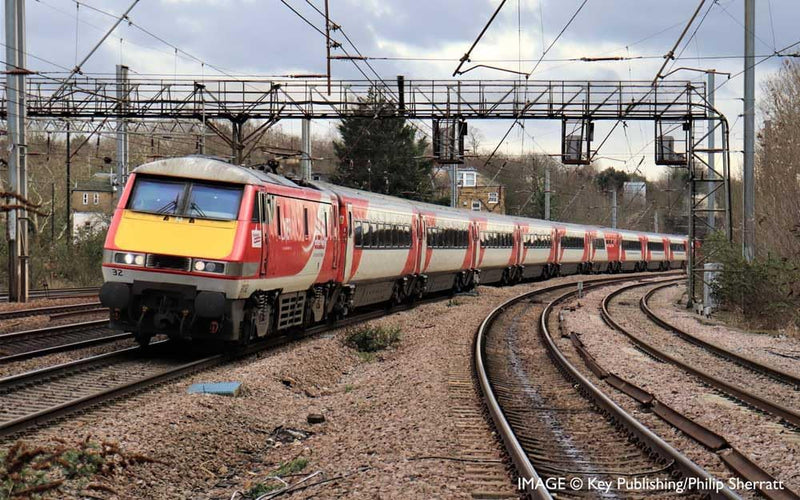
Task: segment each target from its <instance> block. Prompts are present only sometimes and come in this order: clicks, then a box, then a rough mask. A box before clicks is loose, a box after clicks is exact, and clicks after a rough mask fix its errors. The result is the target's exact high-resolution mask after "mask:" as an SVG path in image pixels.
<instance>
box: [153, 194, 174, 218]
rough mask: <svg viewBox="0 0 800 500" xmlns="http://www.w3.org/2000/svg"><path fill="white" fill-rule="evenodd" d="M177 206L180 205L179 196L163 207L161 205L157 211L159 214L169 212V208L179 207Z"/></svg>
mask: <svg viewBox="0 0 800 500" xmlns="http://www.w3.org/2000/svg"><path fill="white" fill-rule="evenodd" d="M177 207H178V198H175V199H174V200H173V201H171V202H169V203H167V204H166V205H164V206H163V207H161V208H159V209H158V210H156V213H158V214H163V213H167V211H168V210H172V209H174V208H177Z"/></svg>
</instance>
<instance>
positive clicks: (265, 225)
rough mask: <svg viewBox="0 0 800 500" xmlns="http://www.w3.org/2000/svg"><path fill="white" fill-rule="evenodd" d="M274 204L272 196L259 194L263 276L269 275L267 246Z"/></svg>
mask: <svg viewBox="0 0 800 500" xmlns="http://www.w3.org/2000/svg"><path fill="white" fill-rule="evenodd" d="M274 202H275V200H274V199H273V198H272V196H271V195H268V194H267V193H265V192H263V191H259V192H258V229H259V233H260V237H261V241H260V243H259V245H258V246H260V247H261V259H260V265H259V274H260V275H261V276H264V275H265V274H267V255H268V254H269V251H268V247H267V245H269V220H270V218H271V217H272V213H273V208H272V204H273V203H274ZM254 243H255V242H254ZM254 246H256V245H254Z"/></svg>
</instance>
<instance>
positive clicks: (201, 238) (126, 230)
mask: <svg viewBox="0 0 800 500" xmlns="http://www.w3.org/2000/svg"><path fill="white" fill-rule="evenodd" d="M237 224H238V222H237V221H235V220H224V221H223V220H204V219H193V218H187V217H175V216H164V215H156V214H148V213H141V212H133V211H130V210H124V211H123V213H122V217H121V218H120V220H119V225H118V227H117V231H116V235H115V237H114V245H115V246H116V247H117V248H120V249H124V250H129V251H135V252H142V253H148V254H150V253H153V254H164V255H190V256H193V257H202V258H206V259H225V258H227V257H228V256H229V255H230V254H231V252H232V251H233V245H234V240H235V238H236V230H237Z"/></svg>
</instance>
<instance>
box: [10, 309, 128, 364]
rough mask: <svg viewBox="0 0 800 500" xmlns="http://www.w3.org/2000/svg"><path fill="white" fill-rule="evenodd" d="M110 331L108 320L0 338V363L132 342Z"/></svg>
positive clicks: (60, 326)
mask: <svg viewBox="0 0 800 500" xmlns="http://www.w3.org/2000/svg"><path fill="white" fill-rule="evenodd" d="M132 337H133V334H131V333H118V332H115V331H114V330H111V329H109V328H108V320H107V319H102V320H96V321H84V322H80V323H73V324H68V325H59V326H49V327H45V328H37V329H35V330H25V331H20V332H13V333H5V334H0V363H10V362H12V361H20V360H23V359H30V358H35V357H38V356H44V355H47V354H53V353H56V352H63V351H70V350H74V349H81V348H84V347H90V346H93V345H97V344H103V343H107V342H114V341H117V340H123V339H127V338H132Z"/></svg>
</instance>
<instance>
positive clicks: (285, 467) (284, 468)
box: [273, 457, 308, 477]
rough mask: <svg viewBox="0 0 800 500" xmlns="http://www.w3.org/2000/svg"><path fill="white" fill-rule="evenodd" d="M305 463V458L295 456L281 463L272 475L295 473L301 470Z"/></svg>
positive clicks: (306, 463)
mask: <svg viewBox="0 0 800 500" xmlns="http://www.w3.org/2000/svg"><path fill="white" fill-rule="evenodd" d="M307 465H308V459H307V458H305V457H297V458H295V459H294V460H291V461H289V462H286V463H284V464H281V466H280V467H278V470H276V471H275V473H274V474H273V475H275V476H279V477H281V476H286V475H288V474H297V473H298V472H300V471H301V470H303V469H305V468H306V466H307Z"/></svg>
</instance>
